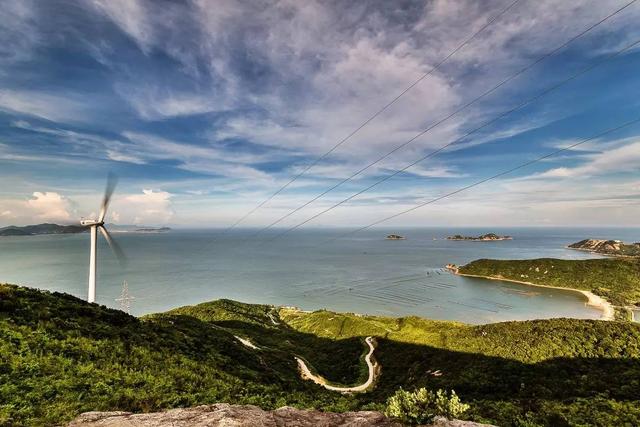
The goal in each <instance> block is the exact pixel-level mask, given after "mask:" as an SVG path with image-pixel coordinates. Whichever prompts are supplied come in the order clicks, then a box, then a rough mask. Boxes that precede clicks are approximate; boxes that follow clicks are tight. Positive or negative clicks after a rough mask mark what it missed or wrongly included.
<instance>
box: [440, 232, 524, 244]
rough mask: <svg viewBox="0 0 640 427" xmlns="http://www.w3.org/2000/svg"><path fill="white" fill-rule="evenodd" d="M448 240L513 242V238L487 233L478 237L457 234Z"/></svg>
mask: <svg viewBox="0 0 640 427" xmlns="http://www.w3.org/2000/svg"><path fill="white" fill-rule="evenodd" d="M447 240H470V241H473V242H494V241H500V240H513V237H511V236H498V235H497V234H495V233H487V234H483V235H481V236H478V237H473V236H461V235H460V234H456V235H455V236H449V237H447Z"/></svg>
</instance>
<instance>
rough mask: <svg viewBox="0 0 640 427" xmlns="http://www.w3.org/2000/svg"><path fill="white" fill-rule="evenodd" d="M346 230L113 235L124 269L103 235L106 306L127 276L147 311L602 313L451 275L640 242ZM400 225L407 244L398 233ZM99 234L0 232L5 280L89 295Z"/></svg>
mask: <svg viewBox="0 0 640 427" xmlns="http://www.w3.org/2000/svg"><path fill="white" fill-rule="evenodd" d="M344 232H346V230H340V229H322V230H320V229H317V230H301V231H297V232H293V233H291V234H289V235H286V236H284V237H282V238H280V239H275V240H272V241H268V240H266V239H257V238H249V236H250V235H251V233H252V231H251V230H237V231H235V230H234V231H231V232H229V233H226V234H224V235H222V236H221V235H220V232H219V231H216V230H172V231H170V232H168V233H160V234H136V233H117V234H115V233H114V237H115V238H116V240H117V241H118V242H119V243H120V245H121V246H122V248H123V249H124V251H125V252H126V253H127V255H128V257H129V264H128V265H127V266H126V268H121V267H120V266H119V264H118V263H117V262H116V260H115V258H114V257H113V255H112V254H111V252H110V250H109V248H108V246H107V245H106V243H105V242H104V239H101V238H100V239H99V247H98V289H97V302H99V303H100V304H104V305H107V306H110V307H115V308H119V304H118V302H116V301H115V299H116V298H117V297H118V296H119V294H120V292H121V290H122V283H123V281H125V280H126V281H127V282H128V285H129V291H130V293H131V295H132V296H133V297H134V298H135V299H134V300H133V301H132V302H131V313H132V314H135V315H142V314H147V313H152V312H159V311H165V310H168V309H171V308H174V307H179V306H182V305H188V304H197V303H200V302H203V301H209V300H213V299H218V298H230V299H235V300H239V301H245V302H252V303H268V304H276V305H291V306H297V307H300V308H301V309H304V310H315V309H320V308H327V309H330V310H336V311H350V312H357V313H367V314H375V315H387V316H402V315H418V316H423V317H428V318H433V319H446V320H458V321H462V322H467V323H489V322H499V321H506V320H522V319H535V318H550V317H578V318H598V317H599V316H600V311H599V310H597V309H595V308H593V307H589V306H586V305H585V298H584V297H583V296H581V295H579V294H578V293H575V292H571V291H564V290H555V289H545V288H540V287H531V286H526V285H520V284H512V283H507V282H498V281H492V280H482V279H472V278H464V277H458V276H454V275H451V274H449V273H448V272H447V271H445V270H444V269H443V267H444V265H445V264H447V263H455V264H465V263H467V262H469V261H472V260H474V259H478V258H501V259H518V258H520V259H524V258H538V257H555V258H563V259H584V258H592V257H595V256H594V255H592V254H588V253H584V252H580V251H574V250H570V249H566V248H565V246H566V245H567V244H569V243H573V242H576V241H578V240H582V239H584V238H590V237H592V238H615V239H621V240H625V241H634V242H635V241H640V229H635V228H634V229H623V228H609V229H580V228H509V229H495V228H493V229H461V228H456V229H444V228H420V229H382V228H380V229H375V230H367V231H365V232H362V233H359V234H355V235H352V236H350V237H348V238H344V239H340V240H333V241H327V240H328V239H330V238H331V237H333V236H336V235H339V234H343V233H344ZM486 232H496V233H498V234H508V235H511V236H513V237H514V239H513V240H508V241H501V242H458V241H447V240H444V238H445V237H446V236H449V235H452V234H465V235H478V234H482V233H486ZM390 233H398V234H402V235H404V236H406V237H407V240H400V241H389V240H385V239H384V237H385V236H386V235H387V234H390ZM88 251H89V235H88V234H76V235H48V236H29V237H2V238H0V282H7V283H16V284H21V285H25V286H32V287H36V288H41V289H48V290H54V291H61V292H67V293H70V294H73V295H76V296H78V297H81V298H86V293H87V284H86V282H87V275H88V255H89V252H88Z"/></svg>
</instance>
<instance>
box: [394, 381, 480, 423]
mask: <svg viewBox="0 0 640 427" xmlns="http://www.w3.org/2000/svg"><path fill="white" fill-rule="evenodd" d="M468 409H469V405H467V404H465V403H462V402H461V401H460V398H458V396H457V395H456V392H455V391H453V390H452V391H451V393H447V392H446V391H444V390H438V391H436V392H435V393H434V392H432V391H429V390H427V389H426V388H424V387H422V388H420V389H418V390H415V391H413V392H408V391H405V390H403V389H402V388H401V389H399V390H398V391H397V392H396V393H395V394H394V395H393V396H391V397H390V398H389V400H387V407H386V409H385V411H384V412H385V415H386V416H388V417H391V418H396V419H398V420H400V421H402V422H403V423H406V424H424V423H432V422H433V420H434V418H435V417H437V416H442V417H446V418H448V419H454V418H459V417H460V416H461V415H462V414H463V413H464V412H466V411H467V410H468Z"/></svg>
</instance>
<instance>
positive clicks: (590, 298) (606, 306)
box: [449, 268, 615, 320]
mask: <svg viewBox="0 0 640 427" xmlns="http://www.w3.org/2000/svg"><path fill="white" fill-rule="evenodd" d="M449 270H450V271H452V272H453V274H457V275H458V276H465V277H476V278H479V279H489V280H498V281H501V282H511V283H520V284H524V285H529V286H537V287H540V288H551V289H562V290H566V291H573V292H579V293H581V294H582V295H584V296H585V297H586V298H587V305H590V306H592V307H596V308H598V309H600V310H601V311H602V316H601V317H600V319H601V320H613V319H614V317H615V310H614V308H613V305H612V304H611V303H610V302H609V301H607V300H605V299H604V298H602V297H600V296H598V295H596V294H594V293H593V292H590V291H585V290H582V289H573V288H564V287H562V286H549V285H541V284H539V283H532V282H525V281H522V280H513V279H505V278H502V277H494V276H480V275H476V274H464V273H460V271H459V270H458V268H449Z"/></svg>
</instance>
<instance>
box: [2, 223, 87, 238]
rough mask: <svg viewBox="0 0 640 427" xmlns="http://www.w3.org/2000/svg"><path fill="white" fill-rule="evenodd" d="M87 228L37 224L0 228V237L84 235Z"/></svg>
mask: <svg viewBox="0 0 640 427" xmlns="http://www.w3.org/2000/svg"><path fill="white" fill-rule="evenodd" d="M87 230H88V228H87V227H83V226H81V225H58V224H47V223H45V224H37V225H25V226H22V227H19V226H15V225H10V226H8V227H3V228H0V236H36V235H40V234H72V233H84V232H86V231H87Z"/></svg>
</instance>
